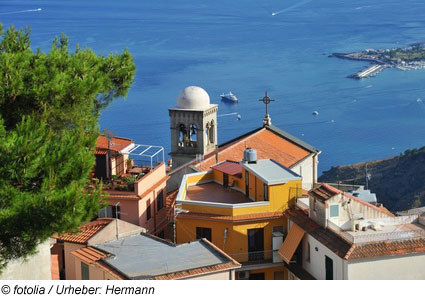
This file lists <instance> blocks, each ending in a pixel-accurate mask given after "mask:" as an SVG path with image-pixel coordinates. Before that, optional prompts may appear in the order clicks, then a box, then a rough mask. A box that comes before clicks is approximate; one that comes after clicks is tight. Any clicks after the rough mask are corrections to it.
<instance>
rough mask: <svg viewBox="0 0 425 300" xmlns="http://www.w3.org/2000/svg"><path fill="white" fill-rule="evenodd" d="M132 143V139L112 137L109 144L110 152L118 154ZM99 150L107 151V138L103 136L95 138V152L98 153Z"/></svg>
mask: <svg viewBox="0 0 425 300" xmlns="http://www.w3.org/2000/svg"><path fill="white" fill-rule="evenodd" d="M133 142H134V140H132V139H128V138H123V137H117V136H116V137H113V138H112V139H111V143H110V150H112V151H117V152H118V151H120V150H122V149H124V148H125V147H127V146H128V145H130V144H131V143H133ZM100 150H108V138H107V137H106V136H104V135H101V136H99V137H98V138H97V143H96V151H100ZM99 154H100V152H99ZM105 154H106V153H105Z"/></svg>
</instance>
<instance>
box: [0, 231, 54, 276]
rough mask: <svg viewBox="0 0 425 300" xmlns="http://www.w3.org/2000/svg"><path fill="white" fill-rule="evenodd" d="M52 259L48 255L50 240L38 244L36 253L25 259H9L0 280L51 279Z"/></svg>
mask: <svg viewBox="0 0 425 300" xmlns="http://www.w3.org/2000/svg"><path fill="white" fill-rule="evenodd" d="M51 266H52V261H51V257H50V240H49V239H48V240H47V241H45V242H44V243H42V244H40V245H38V247H37V253H36V254H35V255H32V256H30V257H28V258H27V260H23V259H17V260H13V261H11V262H10V263H9V264H8V266H7V267H6V269H5V270H3V272H2V273H1V274H0V280H5V279H11V280H51V279H52V267H51Z"/></svg>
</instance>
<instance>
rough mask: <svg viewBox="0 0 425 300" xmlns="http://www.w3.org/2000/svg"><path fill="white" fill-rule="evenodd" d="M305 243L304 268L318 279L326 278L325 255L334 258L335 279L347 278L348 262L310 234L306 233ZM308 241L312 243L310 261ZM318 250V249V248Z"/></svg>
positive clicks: (303, 241)
mask: <svg viewBox="0 0 425 300" xmlns="http://www.w3.org/2000/svg"><path fill="white" fill-rule="evenodd" d="M302 243H303V255H302V256H303V268H304V269H305V270H306V271H307V272H309V273H310V274H311V275H312V276H314V277H315V278H316V279H320V280H325V279H326V268H325V255H326V256H328V257H329V258H331V259H332V260H333V275H334V279H346V277H347V276H346V266H345V265H346V262H344V260H343V259H342V258H340V257H339V256H338V255H336V254H335V253H333V252H332V251H331V250H329V249H328V248H326V247H325V246H324V245H323V244H321V243H320V242H319V241H317V240H316V239H314V238H313V237H312V236H310V235H309V234H305V235H304V238H303V240H302ZM307 243H310V261H309V262H308V261H307V251H308V246H307ZM316 247H317V250H318V251H316V249H315V248H316Z"/></svg>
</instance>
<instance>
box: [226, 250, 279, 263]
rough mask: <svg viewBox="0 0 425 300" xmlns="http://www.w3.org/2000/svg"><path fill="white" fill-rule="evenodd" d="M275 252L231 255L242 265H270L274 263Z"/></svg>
mask: <svg viewBox="0 0 425 300" xmlns="http://www.w3.org/2000/svg"><path fill="white" fill-rule="evenodd" d="M273 252H276V251H273V250H266V251H252V252H245V253H232V254H229V255H230V256H231V257H233V258H234V259H235V260H237V261H238V262H240V263H270V262H272V261H273Z"/></svg>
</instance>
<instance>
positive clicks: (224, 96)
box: [220, 92, 238, 102]
mask: <svg viewBox="0 0 425 300" xmlns="http://www.w3.org/2000/svg"><path fill="white" fill-rule="evenodd" d="M220 97H221V100H223V101H230V102H238V98H237V97H236V96H235V95H234V94H232V92H229V93H228V94H224V93H223V94H221V95H220Z"/></svg>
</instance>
